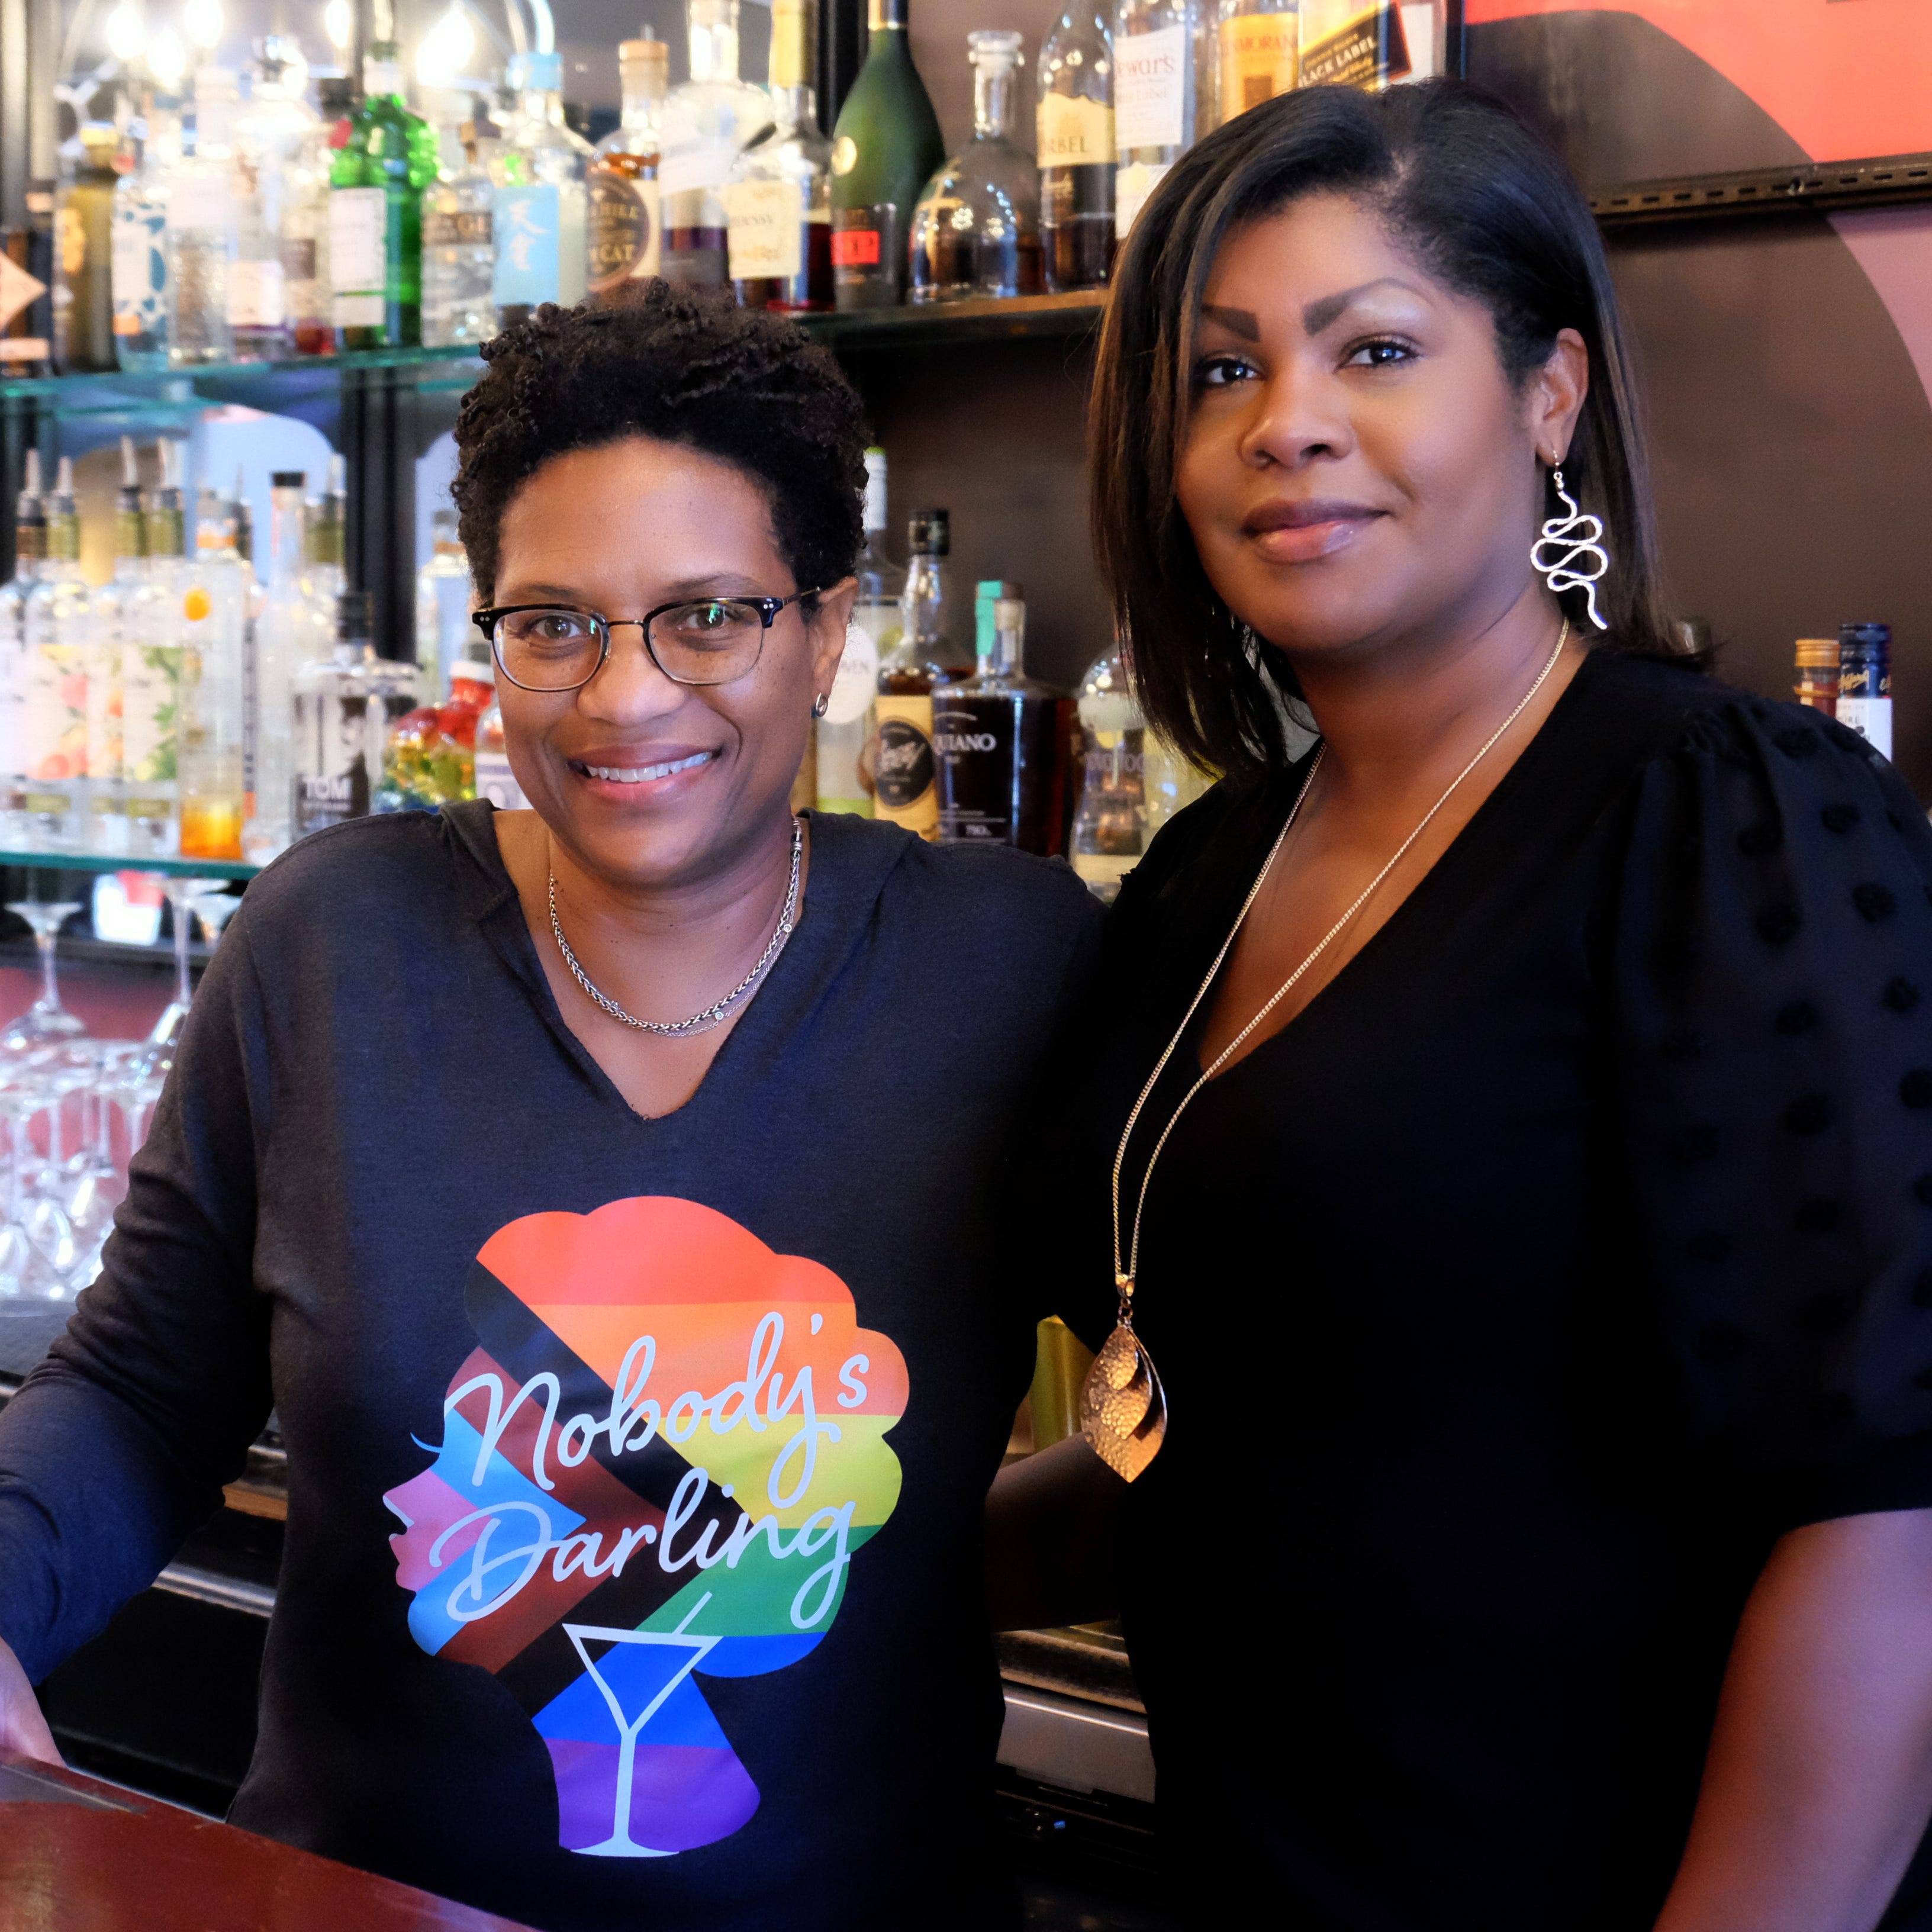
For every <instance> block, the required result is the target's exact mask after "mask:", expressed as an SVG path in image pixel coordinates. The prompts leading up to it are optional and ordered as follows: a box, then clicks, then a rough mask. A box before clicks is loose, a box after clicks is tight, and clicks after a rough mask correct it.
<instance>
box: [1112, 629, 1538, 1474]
mask: <svg viewBox="0 0 1932 1932" xmlns="http://www.w3.org/2000/svg"><path fill="white" fill-rule="evenodd" d="M1569 640H1570V620H1569V619H1568V618H1567V617H1566V618H1565V619H1564V620H1563V627H1562V629H1561V630H1560V631H1558V632H1557V634H1556V649H1554V650H1553V651H1552V652H1550V659H1549V661H1548V662H1547V664H1544V667H1543V668H1542V670H1540V671H1538V673H1537V675H1536V682H1535V683H1534V684H1532V685H1531V686H1530V687H1529V689H1528V690H1527V691H1525V692H1524V693H1523V696H1522V697H1521V698H1520V700H1518V701H1517V706H1516V709H1514V711H1512V712H1511V713H1510V715H1508V717H1507V718H1505V719H1504V720H1503V721H1502V723H1501V724H1499V725H1498V726H1497V727H1496V729H1495V730H1493V732H1491V733H1490V736H1489V738H1488V739H1487V742H1485V743H1484V746H1483V748H1482V749H1481V751H1478V753H1477V754H1476V755H1475V757H1473V758H1472V759H1471V760H1469V763H1467V764H1466V765H1465V766H1463V769H1462V770H1461V771H1460V772H1458V773H1457V775H1456V777H1455V778H1454V781H1452V782H1451V784H1450V787H1449V788H1448V790H1447V791H1445V793H1443V794H1442V796H1441V797H1440V798H1439V799H1437V800H1436V802H1435V803H1434V804H1433V805H1431V806H1430V808H1429V809H1428V811H1427V812H1426V813H1425V814H1424V816H1423V818H1422V821H1421V823H1420V824H1418V826H1416V828H1415V830H1414V831H1413V832H1411V833H1410V834H1409V836H1408V837H1407V838H1405V839H1404V840H1403V841H1402V843H1401V844H1400V845H1399V846H1397V847H1396V850H1395V853H1394V856H1393V857H1392V858H1391V859H1390V860H1389V862H1388V864H1387V865H1385V866H1384V867H1383V868H1382V870H1381V871H1379V872H1378V873H1377V874H1376V875H1375V877H1373V879H1371V880H1370V881H1369V883H1368V884H1367V886H1365V887H1364V889H1363V890H1362V892H1361V895H1360V896H1359V897H1358V898H1357V899H1356V901H1355V904H1352V906H1350V907H1349V909H1348V910H1347V911H1346V912H1345V913H1343V915H1342V916H1341V917H1340V919H1337V921H1336V922H1335V923H1334V925H1333V926H1331V927H1330V928H1329V929H1328V931H1327V932H1325V933H1324V934H1323V935H1322V941H1321V943H1320V944H1319V945H1318V946H1317V947H1316V949H1315V950H1314V951H1313V953H1310V954H1309V956H1308V957H1307V959H1304V960H1303V962H1301V965H1299V966H1298V967H1296V968H1295V971H1293V972H1292V973H1291V974H1289V976H1288V977H1287V978H1286V980H1283V982H1282V983H1281V984H1280V986H1278V987H1277V988H1276V989H1275V991H1274V995H1273V996H1272V997H1271V998H1270V999H1269V1001H1268V1003H1267V1004H1266V1005H1265V1006H1264V1007H1262V1010H1261V1011H1260V1012H1259V1013H1256V1016H1254V1018H1253V1019H1251V1020H1250V1021H1249V1022H1248V1023H1247V1025H1246V1026H1244V1028H1242V1029H1241V1031H1240V1032H1239V1033H1238V1034H1235V1037H1234V1038H1233V1039H1232V1040H1230V1041H1229V1043H1228V1044H1227V1045H1226V1046H1225V1047H1223V1049H1221V1051H1220V1052H1219V1053H1218V1054H1217V1055H1215V1057H1214V1064H1213V1065H1212V1066H1211V1067H1209V1068H1208V1070H1206V1072H1205V1073H1203V1074H1202V1076H1201V1077H1200V1079H1198V1080H1196V1082H1195V1083H1194V1084H1193V1086H1191V1087H1190V1088H1188V1090H1187V1092H1186V1093H1185V1094H1183V1095H1182V1096H1181V1104H1180V1106H1178V1107H1176V1108H1175V1110H1174V1112H1172V1114H1171V1115H1169V1117H1168V1122H1167V1125H1166V1127H1163V1128H1162V1130H1160V1139H1159V1140H1157V1141H1156V1142H1154V1152H1153V1153H1152V1154H1151V1155H1150V1156H1149V1157H1148V1164H1147V1170H1146V1172H1145V1173H1144V1174H1142V1176H1141V1188H1140V1194H1139V1199H1137V1200H1136V1202H1135V1203H1134V1221H1133V1229H1132V1232H1131V1233H1130V1236H1129V1238H1128V1242H1127V1257H1126V1259H1125V1261H1124V1262H1123V1260H1122V1259H1121V1169H1122V1168H1123V1167H1124V1166H1125V1165H1126V1164H1127V1146H1128V1143H1129V1142H1130V1141H1131V1140H1132V1139H1133V1133H1134V1129H1135V1127H1136V1126H1137V1125H1138V1124H1139V1121H1140V1118H1141V1111H1142V1109H1143V1108H1145V1106H1146V1105H1147V1103H1148V1096H1149V1095H1150V1094H1152V1093H1153V1091H1154V1088H1155V1087H1156V1085H1157V1084H1158V1083H1159V1082H1160V1076H1162V1074H1163V1073H1166V1070H1167V1063H1168V1062H1169V1061H1170V1060H1172V1058H1174V1053H1175V1049H1176V1048H1177V1047H1178V1046H1180V1044H1181V1040H1182V1039H1183V1038H1184V1036H1185V1035H1186V1034H1187V1029H1188V1028H1189V1026H1190V1025H1191V1024H1192V1023H1193V1019H1194V1016H1195V1013H1196V1011H1197V1010H1198V1009H1199V1007H1200V1004H1201V1002H1202V1001H1203V1000H1204V999H1205V998H1207V997H1208V988H1209V987H1210V986H1212V985H1213V984H1214V980H1215V977H1216V975H1217V974H1219V973H1220V970H1221V967H1222V964H1223V962H1224V961H1225V960H1226V959H1227V956H1228V954H1229V951H1230V950H1232V947H1233V946H1234V944H1235V938H1236V936H1237V935H1238V934H1239V933H1240V932H1241V926H1242V922H1244V920H1245V919H1247V916H1248V913H1249V912H1250V910H1252V909H1253V905H1254V903H1255V901H1256V899H1257V898H1259V897H1260V896H1261V889H1262V886H1263V884H1264V883H1265V882H1266V880H1267V878H1268V873H1269V871H1271V869H1272V868H1273V867H1274V862H1275V859H1276V858H1277V856H1278V855H1279V853H1280V850H1281V848H1282V847H1283V844H1286V841H1287V838H1288V835H1289V832H1291V831H1292V829H1294V826H1295V820H1297V819H1298V818H1299V817H1301V808H1302V805H1303V803H1304V801H1305V800H1306V799H1307V796H1308V794H1309V792H1310V788H1311V787H1313V784H1314V783H1315V774H1316V772H1318V771H1319V770H1320V769H1321V768H1322V759H1323V757H1325V755H1326V754H1327V752H1328V746H1327V745H1322V747H1321V748H1319V750H1318V751H1316V754H1315V757H1314V760H1313V763H1311V764H1310V766H1309V767H1308V775H1307V778H1304V779H1303V781H1302V783H1301V790H1299V791H1298V792H1297V793H1295V802H1294V804H1293V805H1292V806H1290V807H1289V814H1288V817H1287V818H1286V820H1284V821H1283V825H1282V828H1281V830H1280V832H1278V833H1277V835H1276V836H1275V841H1274V844H1273V845H1271V847H1269V848H1268V856H1267V858H1265V859H1263V860H1262V868H1261V870H1260V871H1259V872H1258V873H1256V875H1255V882H1254V883H1253V885H1252V886H1250V887H1249V888H1248V895H1247V898H1244V900H1243V901H1241V910H1240V911H1239V912H1238V913H1236V914H1235V923H1234V925H1233V926H1232V927H1231V928H1230V929H1229V933H1228V936H1227V938H1226V939H1224V940H1223V941H1222V942H1221V950H1220V952H1218V953H1216V954H1215V956H1214V964H1213V965H1211V966H1210V967H1209V968H1208V973H1207V977H1205V979H1203V980H1202V982H1201V986H1200V989H1199V992H1196V994H1195V995H1194V998H1193V1000H1192V1001H1190V1002H1189V1004H1188V1008H1187V1012H1186V1013H1184V1014H1183V1015H1182V1016H1181V1025H1179V1026H1178V1028H1175V1034H1174V1037H1173V1038H1172V1040H1169V1042H1168V1043H1167V1046H1166V1050H1165V1051H1164V1052H1163V1053H1162V1055H1161V1056H1160V1059H1158V1060H1157V1061H1155V1062H1154V1071H1153V1072H1152V1073H1150V1074H1149V1075H1148V1078H1147V1085H1145V1087H1143V1088H1142V1089H1141V1093H1140V1098H1139V1100H1136V1102H1135V1103H1134V1106H1133V1112H1131V1113H1130V1114H1129V1115H1128V1116H1127V1126H1126V1127H1125V1128H1124V1130H1122V1132H1121V1145H1120V1149H1119V1151H1118V1153H1116V1154H1115V1156H1114V1184H1113V1200H1114V1287H1115V1292H1117V1294H1118V1295H1119V1297H1120V1305H1119V1308H1118V1312H1117V1313H1116V1315H1115V1322H1114V1332H1113V1333H1112V1334H1111V1335H1109V1337H1107V1340H1106V1344H1105V1345H1104V1346H1103V1348H1102V1349H1101V1350H1100V1354H1099V1355H1097V1356H1095V1357H1094V1366H1093V1367H1091V1369H1090V1370H1088V1372H1087V1380H1086V1382H1085V1385H1084V1386H1083V1387H1082V1389H1081V1391H1080V1432H1081V1433H1082V1435H1083V1436H1085V1437H1086V1439H1088V1442H1091V1444H1092V1445H1094V1453H1095V1454H1097V1456H1098V1457H1100V1460H1102V1461H1103V1463H1106V1464H1107V1466H1109V1468H1110V1469H1113V1470H1115V1472H1117V1473H1118V1474H1119V1475H1121V1476H1122V1477H1124V1478H1125V1479H1126V1480H1127V1481H1128V1482H1130V1483H1131V1482H1132V1481H1133V1480H1134V1478H1136V1476H1138V1475H1139V1474H1140V1473H1141V1472H1142V1470H1143V1469H1145V1468H1146V1467H1147V1466H1148V1464H1149V1463H1151V1462H1152V1461H1153V1460H1154V1457H1156V1456H1157V1455H1158V1454H1160V1445H1161V1442H1162V1440H1163V1438H1164V1437H1165V1436H1166V1434H1167V1394H1166V1391H1165V1390H1164V1389H1163V1388H1162V1387H1161V1382H1160V1374H1159V1373H1158V1372H1157V1370H1156V1369H1155V1367H1154V1358H1153V1357H1152V1356H1151V1355H1149V1354H1148V1350H1147V1344H1146V1343H1145V1342H1143V1341H1142V1340H1141V1338H1140V1337H1139V1335H1137V1334H1136V1333H1135V1332H1134V1283H1135V1280H1136V1274H1137V1273H1138V1271H1139V1267H1140V1255H1141V1216H1142V1212H1143V1211H1145V1208H1146V1207H1147V1197H1148V1183H1149V1182H1150V1181H1152V1180H1153V1178H1154V1163H1156V1162H1157V1161H1158V1160H1160V1156H1161V1150H1162V1149H1163V1148H1165V1147H1166V1145H1167V1142H1168V1137H1169V1135H1171V1134H1172V1133H1173V1132H1174V1130H1175V1124H1176V1123H1177V1122H1178V1121H1179V1120H1180V1118H1181V1115H1183V1114H1184V1113H1185V1112H1187V1105H1188V1103H1189V1102H1190V1100H1193V1098H1194V1097H1195V1095H1196V1094H1198V1093H1199V1092H1200V1091H1201V1090H1202V1088H1204V1087H1205V1086H1206V1085H1207V1084H1208V1082H1209V1081H1211V1080H1212V1079H1214V1076H1215V1075H1216V1074H1217V1073H1220V1070H1222V1068H1223V1067H1226V1065H1227V1064H1228V1063H1229V1061H1231V1060H1232V1059H1233V1058H1234V1057H1235V1055H1236V1054H1237V1053H1238V1052H1240V1050H1241V1048H1242V1046H1244V1044H1246V1043H1247V1040H1249V1039H1250V1037H1252V1036H1253V1033H1254V1031H1255V1029H1256V1028H1257V1027H1259V1025H1261V1024H1262V1022H1263V1021H1264V1020H1265V1019H1267V1018H1268V1015H1269V1014H1270V1013H1273V1012H1274V1010H1275V1008H1276V1007H1278V1006H1280V1004H1281V1003H1282V1001H1283V1000H1285V999H1286V998H1287V997H1288V995H1289V993H1290V992H1292V991H1293V990H1294V989H1295V986H1297V984H1298V983H1299V982H1300V980H1301V977H1302V975H1303V974H1305V973H1306V972H1307V971H1308V969H1309V968H1310V967H1311V966H1313V965H1314V964H1315V962H1316V960H1318V959H1320V958H1321V957H1322V954H1323V953H1326V952H1327V951H1328V948H1329V947H1331V945H1332V944H1334V941H1335V939H1336V938H1337V935H1339V934H1340V932H1341V931H1342V929H1343V927H1344V926H1346V925H1347V924H1348V923H1349V921H1350V920H1351V919H1353V918H1354V917H1355V915H1356V913H1358V912H1360V911H1361V909H1362V908H1363V907H1364V906H1365V905H1367V904H1368V902H1369V901H1370V899H1371V898H1373V897H1374V896H1375V894H1376V890H1377V889H1378V888H1379V887H1380V886H1381V884H1382V881H1383V880H1385V879H1386V878H1387V877H1388V875H1389V874H1390V873H1391V872H1392V871H1394V870H1395V868H1397V866H1398V865H1400V864H1401V863H1402V862H1403V859H1404V858H1406V856H1408V853H1409V847H1411V846H1412V845H1413V844H1415V841H1417V840H1418V838H1421V836H1422V835H1423V833H1424V832H1426V831H1427V830H1428V829H1429V827H1430V824H1431V823H1433V821H1434V820H1435V817H1436V814H1437V813H1438V812H1439V811H1441V810H1442V808H1443V807H1444V806H1445V805H1447V804H1448V802H1449V801H1450V800H1451V799H1452V798H1454V796H1455V795H1456V793H1457V790H1458V789H1459V788H1460V786H1461V784H1462V783H1463V780H1464V779H1465V778H1467V777H1468V776H1469V774H1470V773H1471V772H1473V771H1474V770H1475V769H1476V767H1477V766H1478V765H1480V764H1481V763H1482V762H1483V760H1484V759H1485V758H1486V757H1488V756H1489V754H1490V753H1491V752H1492V751H1494V750H1495V749H1496V745H1497V744H1498V743H1499V742H1500V740H1501V739H1502V736H1503V734H1504V733H1505V732H1506V731H1508V729H1509V728H1510V727H1511V725H1512V724H1514V723H1515V722H1516V721H1517V719H1518V718H1520V717H1521V716H1522V715H1523V712H1525V711H1526V710H1527V709H1529V704H1530V702H1531V700H1532V699H1533V698H1534V697H1535V696H1536V694H1537V693H1538V691H1541V689H1542V688H1543V686H1544V681H1545V680H1546V679H1547V678H1548V677H1549V676H1550V673H1551V672H1552V671H1553V670H1555V669H1556V661H1557V659H1558V658H1560V657H1561V656H1562V655H1563V646H1565V644H1566V643H1568V642H1569Z"/></svg>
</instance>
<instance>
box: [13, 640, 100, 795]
mask: <svg viewBox="0 0 1932 1932" xmlns="http://www.w3.org/2000/svg"><path fill="white" fill-rule="evenodd" d="M25 723H26V737H27V745H26V753H27V755H26V767H27V775H28V778H37V779H39V780H40V781H42V782H43V784H44V783H58V782H59V781H62V780H64V779H68V778H85V777H86V775H87V664H86V659H85V658H83V655H82V654H81V652H80V648H79V647H78V646H76V645H74V644H39V645H37V646H34V649H33V650H32V651H31V652H30V653H29V655H28V665H27V715H26V720H25Z"/></svg>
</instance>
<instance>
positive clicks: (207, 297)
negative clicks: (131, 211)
mask: <svg viewBox="0 0 1932 1932" xmlns="http://www.w3.org/2000/svg"><path fill="white" fill-rule="evenodd" d="M235 96H236V89H235V77H234V75H233V74H231V73H229V71H228V70H227V69H226V68H218V67H205V68H202V70H201V71H200V72H199V74H196V76H195V81H194V151H193V153H192V154H187V155H184V157H182V159H181V162H180V163H179V165H178V166H177V167H176V168H175V170H174V173H173V175H172V178H170V179H169V182H168V189H167V194H168V215H167V238H168V272H167V284H168V363H169V367H170V368H177V369H179V368H191V367H193V366H194V365H198V364H202V363H208V362H229V361H230V360H232V359H233V356H234V353H235V336H234V332H233V330H232V329H230V328H229V323H228V274H229V266H230V264H231V263H233V261H234V259H235V251H236V247H237V245H238V239H239V225H240V224H239V210H238V209H237V208H236V204H235V193H234V189H235V157H234V151H233V148H232V146H231V145H230V144H229V129H230V125H231V123H232V121H233V118H234V113H235V107H236V98H235Z"/></svg>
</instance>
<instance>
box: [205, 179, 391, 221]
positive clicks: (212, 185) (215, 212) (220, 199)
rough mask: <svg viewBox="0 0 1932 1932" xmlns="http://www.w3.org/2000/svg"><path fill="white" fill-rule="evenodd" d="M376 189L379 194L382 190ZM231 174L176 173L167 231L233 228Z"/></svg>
mask: <svg viewBox="0 0 1932 1932" xmlns="http://www.w3.org/2000/svg"><path fill="white" fill-rule="evenodd" d="M375 193H377V195H378V196H380V194H381V193H382V190H380V188H378V189H377V190H375ZM239 219H240V209H239V207H238V206H237V205H236V199H235V193H234V182H233V177H232V176H231V175H229V172H228V171H227V170H226V169H225V168H210V169H201V168H196V169H193V170H191V171H190V172H185V173H182V174H180V175H176V176H175V179H174V181H173V182H172V184H171V185H170V186H169V189H168V215H167V224H168V227H169V230H170V232H172V233H179V232H181V231H182V230H184V229H190V228H222V229H233V228H235V227H236V226H239Z"/></svg>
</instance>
